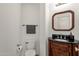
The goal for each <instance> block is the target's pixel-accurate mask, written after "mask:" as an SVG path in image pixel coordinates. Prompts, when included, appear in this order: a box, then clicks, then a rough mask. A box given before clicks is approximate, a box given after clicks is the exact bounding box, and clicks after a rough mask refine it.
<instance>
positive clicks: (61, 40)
mask: <svg viewBox="0 0 79 59" xmlns="http://www.w3.org/2000/svg"><path fill="white" fill-rule="evenodd" d="M49 40H53V41H58V42H65V43H74V44H79V40H74V42H69V41H68V40H63V39H52V37H49Z"/></svg>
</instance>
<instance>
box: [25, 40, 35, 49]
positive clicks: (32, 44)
mask: <svg viewBox="0 0 79 59" xmlns="http://www.w3.org/2000/svg"><path fill="white" fill-rule="evenodd" d="M25 49H35V40H28V41H26V42H25Z"/></svg>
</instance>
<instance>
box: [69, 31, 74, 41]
mask: <svg viewBox="0 0 79 59" xmlns="http://www.w3.org/2000/svg"><path fill="white" fill-rule="evenodd" d="M69 42H74V35H73V34H72V32H70V35H69Z"/></svg>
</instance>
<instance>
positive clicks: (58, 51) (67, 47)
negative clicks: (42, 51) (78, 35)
mask: <svg viewBox="0 0 79 59" xmlns="http://www.w3.org/2000/svg"><path fill="white" fill-rule="evenodd" d="M52 53H53V56H69V55H71V44H65V43H62V42H53V43H52Z"/></svg>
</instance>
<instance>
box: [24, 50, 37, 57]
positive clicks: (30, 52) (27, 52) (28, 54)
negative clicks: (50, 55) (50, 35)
mask: <svg viewBox="0 0 79 59" xmlns="http://www.w3.org/2000/svg"><path fill="white" fill-rule="evenodd" d="M35 54H36V52H35V50H26V52H25V56H35Z"/></svg>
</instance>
